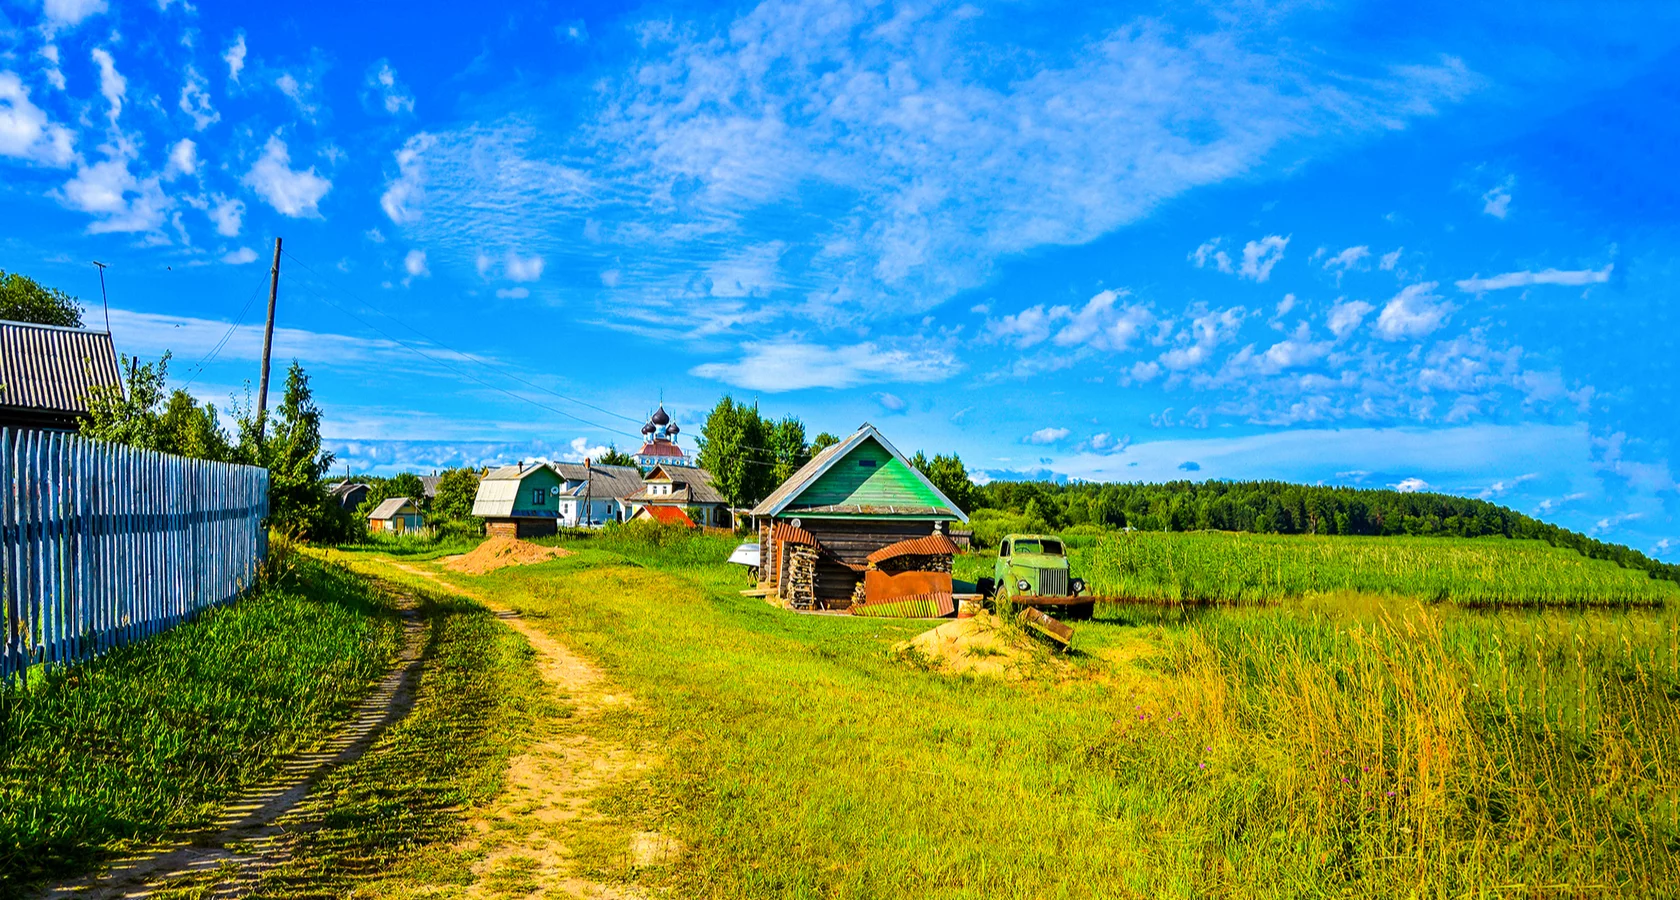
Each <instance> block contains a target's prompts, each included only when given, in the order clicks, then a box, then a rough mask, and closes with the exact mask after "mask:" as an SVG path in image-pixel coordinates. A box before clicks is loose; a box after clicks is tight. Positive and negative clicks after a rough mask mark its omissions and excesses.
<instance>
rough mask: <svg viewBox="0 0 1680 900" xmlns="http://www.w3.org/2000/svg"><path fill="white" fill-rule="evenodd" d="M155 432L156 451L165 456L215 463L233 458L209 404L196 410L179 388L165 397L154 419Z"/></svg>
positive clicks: (196, 405) (190, 397)
mask: <svg viewBox="0 0 1680 900" xmlns="http://www.w3.org/2000/svg"><path fill="white" fill-rule="evenodd" d="M157 430H158V444H159V446H158V449H159V450H162V451H163V452H165V453H176V454H179V455H181V456H190V457H192V458H193V459H213V460H217V461H219V462H226V461H227V460H229V459H231V458H232V457H233V447H232V445H231V444H229V443H228V437H227V433H226V432H224V431H223V430H222V423H221V422H220V420H218V419H217V417H216V407H215V406H214V405H212V404H209V403H206V404H204V405H203V406H199V405H198V401H197V400H194V399H193V396H192V395H191V394H189V393H187V392H186V391H184V390H181V389H180V388H176V389H175V393H173V394H170V395H169V402H168V404H166V405H165V406H164V408H163V413H162V415H160V416H159V417H158V426H157Z"/></svg>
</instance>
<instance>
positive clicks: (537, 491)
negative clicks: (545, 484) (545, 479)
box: [531, 488, 548, 506]
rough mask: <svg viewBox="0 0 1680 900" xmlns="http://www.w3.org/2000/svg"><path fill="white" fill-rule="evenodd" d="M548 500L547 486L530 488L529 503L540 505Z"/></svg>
mask: <svg viewBox="0 0 1680 900" xmlns="http://www.w3.org/2000/svg"><path fill="white" fill-rule="evenodd" d="M547 502H548V488H532V489H531V505H532V506H542V505H544V504H546V503H547Z"/></svg>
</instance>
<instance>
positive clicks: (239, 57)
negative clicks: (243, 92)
mask: <svg viewBox="0 0 1680 900" xmlns="http://www.w3.org/2000/svg"><path fill="white" fill-rule="evenodd" d="M222 59H223V61H225V62H226V63H227V67H228V80H229V81H232V82H235V83H238V81H239V73H240V72H242V71H244V70H245V35H244V34H240V35H239V37H237V38H235V39H234V42H233V43H232V44H230V45H229V46H228V49H227V52H226V53H224V54H222Z"/></svg>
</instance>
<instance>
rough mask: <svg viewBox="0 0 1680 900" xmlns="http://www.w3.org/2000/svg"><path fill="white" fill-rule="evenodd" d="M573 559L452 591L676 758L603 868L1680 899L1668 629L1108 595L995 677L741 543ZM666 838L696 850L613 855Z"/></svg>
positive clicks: (629, 819)
mask: <svg viewBox="0 0 1680 900" xmlns="http://www.w3.org/2000/svg"><path fill="white" fill-rule="evenodd" d="M569 545H570V546H572V547H574V548H575V549H577V550H578V552H577V554H576V555H574V556H571V557H568V558H565V559H561V560H556V561H552V562H548V563H544V564H541V565H536V566H528V567H519V568H513V569H507V570H502V571H500V572H497V573H493V574H491V575H487V576H482V577H477V578H470V577H467V576H460V577H461V580H462V582H463V583H469V584H471V586H472V587H473V589H474V590H477V591H481V592H484V593H485V594H487V595H489V596H491V597H492V598H494V599H496V600H498V601H499V602H502V603H506V604H508V605H510V606H512V607H514V608H516V609H519V610H521V611H522V612H523V613H524V614H525V616H526V618H527V620H528V621H531V622H533V623H535V624H537V625H538V626H539V627H541V628H543V629H545V630H547V631H549V632H550V633H552V634H553V635H554V636H555V637H556V638H558V639H560V640H562V641H563V642H565V643H566V644H568V645H569V646H571V647H572V648H573V649H574V650H576V651H578V652H580V653H582V654H584V655H585V656H587V657H589V658H591V659H593V660H595V661H596V662H597V663H598V664H599V665H600V666H601V667H602V668H603V669H604V670H605V671H606V672H607V673H608V674H609V675H610V676H611V677H612V678H613V679H614V680H615V681H616V682H618V683H619V684H620V685H622V686H623V687H624V688H625V689H626V690H628V691H630V692H632V693H633V694H634V695H635V697H636V703H635V705H634V706H633V707H629V708H626V709H625V710H624V711H623V712H622V713H620V714H616V715H614V716H611V717H607V718H605V719H603V720H601V721H600V722H598V723H596V724H594V725H591V726H590V727H591V728H594V729H598V730H599V731H600V732H601V734H600V735H599V736H600V737H601V738H602V739H606V740H612V741H615V742H618V743H621V744H625V745H628V746H632V747H635V748H637V749H638V750H639V751H640V752H641V753H643V754H645V755H647V756H648V757H650V758H655V759H658V760H659V761H660V764H659V765H658V766H657V767H655V768H654V769H653V770H652V773H651V774H650V775H648V776H647V777H644V778H640V779H637V780H634V781H631V782H627V783H623V784H620V785H618V786H616V787H613V788H611V789H610V790H608V791H607V792H606V793H605V794H603V795H602V796H601V797H600V798H599V799H598V801H597V807H598V808H599V809H601V810H603V811H605V812H607V813H608V814H609V815H610V817H611V818H610V821H611V825H610V827H607V828H606V829H605V830H604V831H603V826H601V825H599V824H597V825H593V826H590V829H589V830H588V831H587V832H585V833H579V834H578V835H576V836H575V840H574V841H573V843H574V844H575V846H576V847H577V848H579V850H578V852H579V853H580V862H581V864H582V866H583V867H584V870H585V873H586V874H587V875H588V876H589V877H593V878H597V879H601V880H606V881H622V882H633V883H638V884H641V885H643V886H646V887H649V888H653V889H656V890H668V891H670V892H671V893H672V894H673V895H674V896H693V897H730V898H737V897H857V898H863V897H882V896H910V895H914V896H925V897H976V898H978V897H1156V896H1167V897H1203V896H1266V897H1298V896H1370V897H1378V896H1381V897H1388V896H1417V897H1462V896H1487V897H1494V896H1498V897H1513V896H1516V897H1558V896H1580V897H1588V896H1591V897H1599V896H1649V897H1662V896H1673V895H1674V894H1675V893H1676V891H1677V890H1680V801H1677V798H1680V617H1677V614H1676V612H1675V611H1674V609H1673V608H1672V607H1670V608H1668V609H1666V610H1634V611H1627V612H1612V611H1573V610H1556V611H1539V610H1503V611H1472V610H1462V609H1459V608H1456V607H1455V606H1453V605H1450V604H1448V605H1438V604H1431V603H1427V602H1422V601H1432V600H1434V599H1435V597H1434V596H1425V597H1422V598H1412V599H1407V598H1401V597H1398V596H1392V595H1391V596H1387V597H1383V596H1373V595H1372V594H1369V593H1365V594H1357V595H1346V596H1340V595H1333V594H1332V595H1324V596H1322V597H1321V598H1319V601H1316V602H1310V603H1288V604H1280V605H1273V606H1252V607H1248V606H1239V607H1195V606H1167V607H1151V606H1129V607H1116V608H1114V609H1113V610H1111V611H1110V613H1109V616H1110V617H1109V618H1105V619H1103V620H1100V621H1095V622H1090V623H1083V624H1081V626H1080V628H1079V632H1078V634H1077V635H1076V637H1075V648H1076V653H1075V654H1073V656H1072V657H1070V658H1069V659H1068V660H1067V661H1066V662H1065V663H1058V662H1049V663H1047V664H1045V665H1041V666H1038V667H1035V668H1033V669H1032V670H1030V673H1029V675H1028V676H1027V677H1025V678H1022V679H1020V680H1016V681H996V680H977V679H964V678H951V677H947V676H944V675H941V674H939V673H937V672H930V671H926V670H924V669H921V668H918V667H916V666H914V665H907V664H906V663H905V661H904V660H903V659H901V658H900V657H898V656H896V655H895V654H894V653H893V651H892V649H891V648H892V645H893V644H894V643H896V642H897V641H900V640H902V639H904V638H906V637H908V636H910V635H912V634H914V633H915V632H916V631H919V630H920V629H922V628H924V627H926V626H925V624H923V623H916V622H887V621H881V620H869V619H853V618H849V617H824V616H806V615H798V614H793V613H789V612H787V611H783V610H778V609H774V608H771V607H770V606H769V605H767V604H765V603H764V602H763V601H760V600H756V599H752V598H746V597H742V596H740V594H739V593H738V589H739V588H740V587H742V586H743V582H744V576H743V575H742V574H741V572H740V571H739V570H738V569H735V568H732V567H727V566H723V565H720V564H718V563H716V562H715V560H718V559H721V558H722V557H723V555H724V554H726V553H727V551H728V549H729V548H730V546H731V545H732V541H731V540H730V539H728V538H715V537H700V538H693V539H681V540H669V539H657V540H656V539H650V538H647V537H646V536H634V537H629V538H625V537H612V536H604V537H599V538H592V539H589V540H582V541H574V542H571V543H570V544H569ZM1501 546H1508V545H1501ZM1517 549H1519V550H1521V549H1522V548H1517ZM1344 601H1345V602H1344ZM648 830H657V831H659V832H661V833H664V834H668V835H672V836H675V837H677V838H679V839H680V840H681V842H682V845H683V846H684V847H686V851H685V852H684V853H683V854H682V856H681V857H680V859H678V860H677V861H676V862H675V863H674V864H671V865H664V866H654V867H637V866H635V865H633V864H631V863H629V862H627V860H628V858H629V856H628V854H627V853H626V852H625V850H624V847H625V845H626V843H627V842H629V841H630V840H631V836H632V835H633V834H635V833H637V832H641V831H648Z"/></svg>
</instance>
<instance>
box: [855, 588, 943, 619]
mask: <svg viewBox="0 0 1680 900" xmlns="http://www.w3.org/2000/svg"><path fill="white" fill-rule="evenodd" d="M846 611H847V612H849V613H851V614H852V615H854V616H876V617H880V618H888V619H940V618H944V617H946V616H949V615H952V614H954V613H955V612H956V611H957V601H956V598H954V597H952V596H951V595H950V594H949V593H943V594H941V593H932V594H916V595H914V596H910V597H894V598H893V599H891V600H880V601H871V602H868V603H853V604H852V605H851V606H849V607H847V608H846Z"/></svg>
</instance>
